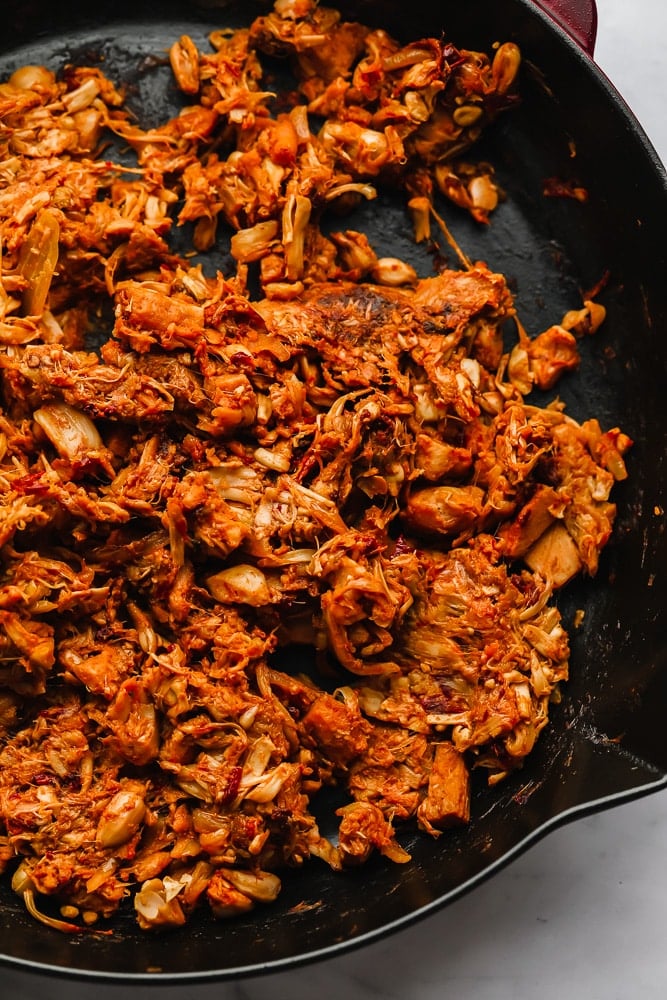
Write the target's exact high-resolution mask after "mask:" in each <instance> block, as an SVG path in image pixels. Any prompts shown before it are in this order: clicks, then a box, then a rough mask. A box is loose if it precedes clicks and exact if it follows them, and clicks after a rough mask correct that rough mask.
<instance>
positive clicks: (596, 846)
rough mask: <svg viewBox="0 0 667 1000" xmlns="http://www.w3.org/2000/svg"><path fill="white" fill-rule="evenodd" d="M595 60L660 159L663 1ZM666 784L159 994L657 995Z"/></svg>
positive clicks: (610, 26)
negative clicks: (344, 937)
mask: <svg viewBox="0 0 667 1000" xmlns="http://www.w3.org/2000/svg"><path fill="white" fill-rule="evenodd" d="M598 10H599V33H598V42H597V46H596V60H597V62H598V64H599V65H600V66H601V68H602V69H603V70H604V71H605V73H606V74H607V76H608V77H609V78H610V80H611V81H612V82H613V83H614V85H615V86H616V88H617V89H618V90H619V92H620V93H621V94H622V95H623V96H624V98H625V100H626V101H627V103H628V105H629V106H630V107H631V108H632V109H633V111H634V113H635V115H636V116H637V118H638V119H639V121H640V122H641V124H642V125H643V127H644V129H645V131H646V132H647V134H648V135H649V137H650V138H651V140H652V142H653V144H654V146H655V147H656V149H657V151H658V152H659V154H660V155H661V157H662V159H663V161H664V162H667V114H666V113H665V110H664V109H665V103H666V102H667V69H666V67H665V62H664V39H665V38H666V37H667V3H665V0H634V3H632V4H629V3H628V2H627V0H598ZM665 928H667V794H665V793H664V792H662V793H659V794H656V795H651V796H649V797H647V798H643V799H640V800H637V801H634V802H630V803H626V804H624V805H621V806H617V807H615V808H613V809H611V810H608V811H607V812H604V813H600V814H597V815H594V816H592V817H590V818H588V819H583V820H578V821H576V822H574V823H571V824H569V825H568V826H566V827H564V828H561V829H560V830H557V831H555V832H553V833H551V834H549V835H548V836H547V837H546V839H544V840H543V841H541V842H540V843H538V844H537V845H536V846H535V847H533V848H531V849H530V850H529V851H528V852H527V853H526V854H524V855H523V856H522V857H521V858H519V859H518V860H516V861H514V862H513V863H512V864H511V865H510V866H509V867H507V868H505V869H504V870H503V871H502V872H500V873H499V874H498V875H496V876H495V877H494V878H493V879H491V880H490V881H488V882H486V883H485V884H484V885H482V886H481V887H479V888H477V889H476V890H474V891H473V892H472V893H470V894H468V895H467V896H465V897H464V898H463V899H460V900H458V901H457V902H456V903H454V904H452V905H450V906H449V907H447V908H446V909H444V910H442V911H441V912H440V913H438V914H436V915H434V916H431V917H429V918H428V919H427V920H425V921H422V922H420V923H418V924H417V925H415V926H413V927H410V928H408V929H406V930H404V931H401V932H399V933H398V934H395V935H393V936H391V937H390V938H389V939H387V940H385V941H382V942H379V943H376V944H373V945H371V946H369V947H367V948H364V949H363V950H359V951H353V952H350V953H349V954H347V955H344V956H342V957H340V958H336V959H332V960H329V961H325V962H321V963H318V964H316V965H311V966H306V967H304V968H301V969H296V970H293V971H290V972H284V973H279V974H275V975H270V976H263V977H259V978H254V979H245V980H241V981H239V982H237V983H225V984H218V985H214V984H208V985H202V986H187V987H186V986H181V987H177V986H171V987H169V986H166V987H161V988H160V989H159V990H158V991H153V993H152V995H155V996H157V995H158V994H159V996H160V1000H213V998H217V1000H260V998H262V1000H306V998H308V1000H311V998H312V997H313V996H316V997H317V998H318V1000H334V998H339V997H340V996H341V995H342V996H345V997H346V998H347V1000H374V998H375V1000H376V998H380V1000H394V998H396V1000H436V998H444V997H454V996H456V997H457V998H460V1000H505V998H512V1000H534V997H535V996H539V997H540V1000H562V998H563V997H568V996H569V997H572V998H573V1000H635V998H638V997H641V998H643V1000H664V997H665V996H667V945H666V940H667V939H666V931H665ZM0 977H1V978H0V996H1V997H2V998H7V1000H10V998H11V1000H65V998H67V1000H84V998H88V997H90V996H95V998H96V1000H130V998H135V997H136V996H137V994H139V993H141V994H142V995H143V994H146V995H147V996H148V995H151V994H150V993H149V991H148V990H140V989H138V988H137V987H131V988H130V987H124V986H118V985H104V984H101V985H100V984H96V985H95V986H94V987H93V986H91V985H90V984H87V983H83V982H74V983H71V982H65V981H62V980H60V979H47V978H46V977H35V976H32V975H29V974H27V973H25V972H23V971H19V970H14V969H3V970H1V971H0Z"/></svg>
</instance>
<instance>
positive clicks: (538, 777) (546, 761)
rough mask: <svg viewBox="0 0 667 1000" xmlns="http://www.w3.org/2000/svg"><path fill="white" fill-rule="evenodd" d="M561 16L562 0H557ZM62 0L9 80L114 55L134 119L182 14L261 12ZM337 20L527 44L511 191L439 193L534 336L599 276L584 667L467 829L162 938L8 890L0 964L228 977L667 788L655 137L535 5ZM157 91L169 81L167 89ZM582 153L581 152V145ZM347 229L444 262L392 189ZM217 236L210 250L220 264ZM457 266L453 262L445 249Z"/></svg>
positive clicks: (587, 404) (26, 31)
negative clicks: (34, 912) (419, 244)
mask: <svg viewBox="0 0 667 1000" xmlns="http://www.w3.org/2000/svg"><path fill="white" fill-rule="evenodd" d="M551 2H552V4H553V6H554V8H557V12H558V11H559V12H560V15H561V18H562V16H565V17H567V12H568V7H569V6H570V5H569V4H568V2H567V0H565V2H564V0H551ZM58 6H59V5H53V4H52V2H51V0H5V3H4V7H3V22H4V25H3V27H4V30H3V33H2V42H1V45H0V76H2V77H3V78H4V77H5V76H6V74H7V73H8V72H10V71H11V70H12V69H13V68H15V67H16V66H18V65H21V64H23V63H26V62H40V63H48V64H49V65H51V66H54V67H59V66H62V64H63V63H65V62H66V61H68V60H74V61H76V60H79V61H81V60H85V61H95V60H104V66H105V69H106V70H107V72H109V73H110V74H111V75H112V77H114V76H115V77H116V78H118V75H119V76H120V78H121V79H122V80H124V81H125V82H126V83H127V84H128V86H129V89H130V91H131V93H132V102H133V105H134V107H135V109H136V110H137V112H138V114H139V116H140V118H141V119H142V121H143V122H147V121H149V120H150V119H151V117H152V116H153V115H156V114H158V113H161V114H164V112H165V110H167V111H169V110H170V109H172V108H175V107H176V106H177V95H176V93H175V91H174V90H173V89H172V90H170V91H168V90H167V89H166V87H167V81H168V78H169V74H168V71H167V70H166V69H165V68H164V67H162V66H159V65H156V62H155V60H154V59H153V58H148V57H152V56H154V55H155V54H156V53H157V54H158V55H159V54H161V53H164V51H165V49H166V48H167V46H168V45H169V44H170V43H171V42H172V41H173V40H174V39H175V38H177V37H178V36H179V35H180V34H181V33H183V32H184V31H187V32H188V33H189V34H191V35H192V36H193V37H195V38H196V39H197V40H202V42H203V40H204V38H205V36H206V34H207V31H208V30H210V29H211V28H214V27H221V26H225V25H232V26H235V25H239V24H241V23H247V21H248V20H249V19H250V18H251V17H252V16H254V15H255V14H256V13H257V12H258V8H255V7H251V6H250V5H249V4H247V3H245V4H244V3H239V5H238V7H237V8H235V7H234V6H227V7H225V8H224V9H222V8H221V7H217V8H216V7H215V4H214V2H213V3H211V0H209V2H208V3H207V4H206V6H202V7H198V6H196V5H194V4H193V3H192V0H190V2H189V3H188V2H176V0H159V2H158V0H156V2H149V0H131V2H126V0H113V2H110V0H97V2H96V3H94V4H87V5H86V9H87V13H86V14H83V15H76V13H75V11H72V12H70V13H68V14H67V15H64V14H62V13H59V12H57V11H56V10H55V8H56V7H58ZM340 6H341V7H342V9H343V11H344V13H345V14H346V15H347V16H356V17H357V18H358V19H361V20H366V21H368V22H369V23H374V24H379V23H381V24H382V26H383V27H385V28H387V29H388V30H389V31H391V32H393V33H395V34H396V35H398V36H399V37H402V38H403V39H404V40H405V41H407V40H409V39H411V38H415V37H420V36H424V35H427V34H438V33H439V32H440V31H441V29H443V28H444V29H445V30H446V33H447V35H448V36H449V37H450V38H451V39H452V40H453V41H454V42H455V43H456V44H459V45H461V46H464V47H468V48H476V47H480V48H484V49H488V47H489V46H490V45H491V44H492V43H493V42H494V41H495V40H501V41H502V40H508V39H515V40H517V41H518V42H519V43H520V45H521V48H522V50H523V53H524V58H525V62H524V67H523V79H522V93H523V103H522V105H521V107H520V108H519V109H518V110H517V111H515V112H514V113H513V114H511V115H508V116H506V117H505V118H503V119H502V120H501V121H499V122H498V124H497V125H496V126H495V127H494V128H493V130H492V131H491V133H490V134H489V135H488V137H487V139H486V140H485V142H484V145H483V147H482V148H481V149H480V150H479V151H478V153H477V155H478V156H480V158H482V157H483V158H488V159H490V160H491V161H492V162H493V163H494V164H495V165H496V167H497V171H498V175H499V178H500V180H501V182H502V184H503V186H504V188H505V190H506V191H507V195H508V198H507V201H506V202H505V203H504V204H503V205H502V206H501V208H500V209H499V211H498V212H497V214H496V215H495V218H494V220H493V222H492V224H491V226H490V227H488V228H485V229H481V228H479V227H476V226H475V225H474V224H472V223H471V222H469V221H468V219H467V218H464V217H463V216H462V215H461V214H460V213H457V212H456V211H453V210H451V209H449V208H443V211H446V213H447V218H448V220H449V222H450V225H451V227H452V229H453V230H454V232H455V235H456V236H457V238H458V239H459V241H460V242H461V244H462V246H463V247H464V248H465V250H466V251H467V253H468V254H469V255H470V256H471V257H473V258H478V259H483V260H485V261H487V262H488V263H489V265H490V266H491V267H493V268H495V269H497V270H501V271H503V272H504V273H505V274H507V275H508V276H509V278H510V279H511V281H512V284H513V287H514V289H515V290H516V294H517V301H518V304H519V308H520V311H521V316H522V319H523V322H524V324H525V325H526V327H527V328H528V330H529V331H531V332H533V333H536V332H538V331H539V330H541V329H544V327H545V326H546V325H548V324H550V323H551V322H552V321H553V320H555V319H556V318H558V317H560V315H561V314H562V313H563V312H564V311H565V310H566V309H568V308H570V307H575V306H577V305H578V304H579V302H580V300H581V293H582V291H585V290H588V289H590V288H592V287H594V286H595V285H596V284H597V283H598V282H600V280H601V279H602V278H603V276H606V278H607V281H606V285H605V287H604V291H603V292H602V294H601V296H600V298H601V301H603V302H604V304H605V305H606V307H607V309H608V319H607V322H606V324H605V327H604V329H603V331H601V332H600V333H599V334H598V335H597V336H596V337H594V338H589V339H588V340H587V342H586V343H585V344H584V350H585V356H584V360H583V364H582V368H581V370H580V371H579V372H578V373H577V374H576V376H573V377H569V378H568V379H567V380H566V381H565V382H564V383H562V384H561V385H560V386H559V392H560V394H561V396H562V397H563V398H564V399H565V400H566V402H567V405H568V409H569V412H570V413H572V415H573V416H575V417H577V418H584V417H586V416H590V415H595V416H597V417H598V419H599V420H600V422H601V423H602V425H603V426H604V427H605V428H607V427H611V426H615V425H620V426H621V427H622V429H623V430H624V431H625V432H626V433H628V434H629V435H630V436H631V437H632V438H633V439H634V441H635V446H634V448H633V450H632V452H631V454H630V457H629V470H630V478H629V480H628V481H627V483H625V484H623V485H622V486H620V487H619V488H618V489H617V490H616V494H615V497H616V500H617V502H618V504H619V516H618V520H617V525H616V530H615V535H614V538H613V542H612V543H611V544H610V546H609V547H608V548H607V550H606V551H605V553H604V555H603V558H602V564H601V567H600V570H599V574H598V576H597V578H596V579H595V580H594V581H581V582H580V583H578V584H577V585H576V586H575V587H574V588H572V589H571V590H569V591H568V592H567V593H566V594H564V595H563V596H562V599H561V602H560V604H561V608H562V612H563V614H564V617H565V622H566V624H567V625H568V626H571V625H572V622H573V617H574V613H575V611H576V609H577V608H580V607H585V609H586V614H585V618H584V623H583V626H582V627H580V628H579V629H576V630H573V640H572V647H573V648H572V658H571V673H572V680H571V682H570V683H569V684H568V685H567V687H566V689H565V697H564V700H563V702H562V704H561V705H560V706H558V707H556V708H554V710H553V712H552V720H551V725H550V727H549V728H548V729H547V730H546V731H545V732H544V733H543V734H542V736H541V737H540V740H539V743H538V746H537V749H536V751H535V752H534V754H533V755H532V756H531V757H530V758H529V760H528V763H527V764H526V766H525V768H524V770H523V771H521V772H520V773H518V774H516V775H515V776H514V777H513V778H512V779H511V780H509V781H508V782H507V783H506V784H505V785H504V786H502V787H500V788H497V789H495V790H494V791H489V790H488V789H486V788H485V787H484V785H483V782H482V781H481V780H480V782H479V784H477V783H476V784H475V787H474V795H473V803H472V813H473V819H472V822H471V824H470V827H469V828H467V829H465V830H462V831H460V832H453V833H451V834H449V833H448V834H447V835H445V836H443V837H441V838H440V839H439V840H438V841H436V842H434V841H433V840H432V839H431V838H429V837H425V836H420V835H418V834H414V835H412V836H408V837H407V838H406V839H405V841H404V843H405V846H406V847H407V848H408V849H409V850H410V851H411V852H412V855H413V860H412V862H411V863H410V864H408V865H406V866H395V865H391V864H389V863H385V862H384V861H382V860H375V861H373V862H371V863H369V864H368V865H367V866H365V867H364V868H363V869H361V870H359V871H355V872H349V873H345V874H342V875H340V874H339V875H334V874H332V873H331V872H330V871H329V869H328V868H326V866H324V865H323V864H320V863H317V862H313V863H312V864H310V865H308V866H307V867H306V868H305V870H304V871H302V872H295V873H293V874H292V875H288V877H286V878H285V887H284V890H283V893H282V895H281V896H280V898H279V901H278V902H277V903H276V904H274V905H273V906H272V907H270V908H265V909H258V910H256V911H254V912H253V913H252V914H250V916H249V917H247V918H240V919H238V920H235V921H233V922H230V923H214V922H212V921H210V920H209V919H205V918H204V917H203V916H202V918H201V919H195V920H194V921H193V922H192V923H191V924H190V925H189V926H188V927H186V928H185V929H183V930H179V931H175V932H172V933H169V934H165V935H161V936H159V935H150V934H143V933H141V932H139V931H138V930H137V929H136V927H135V924H134V918H133V916H132V914H131V913H129V912H128V913H127V914H123V915H121V917H120V918H119V920H118V921H117V924H116V930H115V932H114V934H113V935H112V936H108V937H104V936H96V935H94V934H90V935H79V936H76V937H75V938H72V937H67V936H65V935H62V934H59V933H57V932H54V931H50V930H48V929H47V928H45V927H43V926H41V925H39V924H36V923H34V922H33V921H32V920H31V919H30V918H29V917H28V916H27V915H26V914H25V913H24V911H23V908H22V905H21V904H20V902H19V901H18V900H17V899H16V897H13V896H12V894H11V893H10V891H9V890H8V889H7V888H6V887H3V888H2V889H1V890H0V949H1V950H2V953H3V954H2V956H0V957H1V958H2V960H4V961H5V962H9V963H13V964H15V965H19V966H24V967H29V968H32V969H34V970H36V971H45V970H51V971H52V972H58V973H62V974H67V975H71V976H78V977H92V978H99V979H108V980H116V981H128V982H132V983H135V984H139V983H141V982H148V981H151V982H156V981H162V982H164V983H166V982H179V981H180V982H184V981H204V980H207V979H215V978H225V977H232V976H234V977H237V976H239V975H243V974H257V973H258V972H261V971H267V970H268V971H271V970H278V969H283V968H285V967H288V966H292V965H295V964H297V963H299V962H305V961H309V960H313V959H316V958H319V957H325V956H327V957H329V956H332V955H333V954H335V953H337V952H340V951H341V950H343V949H345V948H347V947H351V946H357V945H361V944H363V943H364V942H369V941H371V940H373V939H375V938H377V937H379V936H380V935H381V934H384V933H385V932H388V931H391V930H395V929H397V928H400V927H402V926H404V925H405V924H406V923H408V922H409V921H411V920H413V919H415V918H417V917H423V916H425V915H427V914H428V913H429V912H432V911H433V910H434V909H436V908H437V907H440V906H442V905H443V904H445V903H447V902H449V901H451V900H453V899H455V898H456V897H457V896H460V895H461V894H462V893H463V892H465V891H467V890H469V889H471V888H472V887H473V886H475V885H476V884H478V883H479V882H480V881H481V880H482V879H484V878H486V877H488V876H489V875H491V874H493V872H494V871H496V870H497V869H498V868H499V867H500V866H501V865H503V864H505V863H506V862H507V861H509V860H510V859H511V858H513V857H515V856H516V855H517V854H518V853H519V852H520V851H521V850H523V849H524V848H525V847H526V846H527V845H529V844H531V843H533V842H535V841H536V840H537V839H538V838H539V837H541V836H542V835H544V834H545V833H547V832H548V831H549V830H551V829H553V828H554V827H555V826H556V825H557V824H558V823H561V822H563V821H564V820H569V819H572V818H574V817H577V816H581V815H583V814H584V813H587V812H591V811H593V810H597V809H601V808H604V807H606V806H609V805H611V804H614V803H617V802H620V801H623V800H627V799H630V798H633V797H636V796H639V795H643V794H646V793H648V792H652V791H656V790H658V789H660V788H663V787H664V786H665V784H666V783H667V736H666V735H665V729H664V725H663V710H662V706H663V705H664V704H665V703H666V700H667V635H666V618H665V605H666V603H667V580H666V577H665V570H664V567H665V566H666V565H667V543H666V540H665V532H664V527H665V518H664V509H665V508H667V497H666V496H665V491H666V487H665V483H667V474H666V470H665V467H664V466H665V455H667V440H666V437H667V407H666V406H665V402H664V398H663V393H664V391H665V388H666V386H667V375H666V371H665V368H666V362H667V349H666V347H665V338H666V335H667V281H665V273H666V270H665V268H666V262H665V251H664V245H665V242H664V220H665V218H666V217H667V178H666V177H665V173H664V170H663V168H662V167H661V165H660V163H659V161H658V158H657V156H656V154H655V152H654V151H653V150H652V148H651V146H650V144H649V143H648V141H647V139H646V137H645V136H644V134H643V133H642V131H641V129H640V127H639V125H638V124H637V122H636V120H635V119H634V118H633V116H632V115H631V113H630V112H629V111H628V109H627V107H626V106H625V105H624V104H623V102H622V100H621V99H620V98H619V96H618V94H617V93H616V92H615V91H614V89H613V88H612V87H611V86H610V84H609V83H608V82H607V80H606V79H605V78H604V77H603V75H602V74H601V73H600V72H599V71H598V70H597V68H596V67H595V65H594V64H593V62H592V60H591V59H590V57H589V55H588V54H587V53H586V52H585V51H584V50H583V49H582V47H581V45H580V44H579V43H578V42H577V41H574V40H573V38H572V37H571V36H570V35H568V34H567V33H566V32H565V31H564V30H563V29H562V28H561V27H560V26H559V25H558V24H557V23H555V21H554V20H553V19H552V18H551V17H550V16H549V15H547V14H545V13H543V11H542V10H541V9H539V8H537V7H536V6H534V5H533V4H532V3H531V2H530V0H474V2H472V3H462V2H458V3H450V4H444V3H442V2H439V3H435V2H431V0H412V2H411V3H410V4H405V3H404V0H382V3H376V2H375V0H359V2H357V3H356V4H353V3H347V2H344V3H341V4H340ZM578 9H579V12H580V17H579V20H578V21H576V19H575V23H574V29H573V34H574V35H576V36H577V37H578V39H579V42H580V43H582V44H583V45H585V46H588V48H589V50H590V48H591V46H592V41H593V38H594V13H595V11H594V7H593V5H592V3H591V0H585V3H584V6H580V7H579V8H578ZM165 95H167V96H165ZM575 154H576V155H575ZM547 177H558V178H560V179H562V180H576V182H577V183H578V184H580V185H583V186H584V187H586V188H587V189H588V191H589V199H588V201H587V202H586V203H585V204H581V203H579V202H576V201H572V200H570V199H547V198H544V197H543V195H542V185H543V181H544V179H545V178H547ZM349 221H350V225H353V226H356V227H362V226H365V227H366V229H367V230H368V232H369V235H370V238H371V241H372V242H373V243H374V244H375V246H376V249H377V250H378V251H379V252H380V253H389V254H391V255H396V256H402V257H405V258H407V259H411V260H412V261H413V262H414V263H415V265H416V266H417V268H418V269H419V271H420V273H430V269H431V265H432V261H431V260H430V259H429V258H428V257H427V256H426V255H425V254H424V253H423V252H422V251H419V252H417V251H416V250H415V248H414V247H413V246H412V243H411V241H410V238H409V234H408V233H409V226H408V224H407V220H406V216H405V213H404V209H403V207H402V205H400V204H398V203H393V202H392V201H391V200H390V199H387V198H382V199H380V200H379V201H378V202H376V203H374V204H372V205H370V206H367V207H366V208H365V209H364V210H363V211H362V212H361V213H360V217H358V218H355V219H351V220H349ZM225 260H226V250H225V248H224V247H221V249H220V253H219V254H218V255H217V258H215V259H214V260H213V262H212V264H211V265H210V266H211V267H214V266H218V265H220V266H224V264H225ZM452 266H454V262H452Z"/></svg>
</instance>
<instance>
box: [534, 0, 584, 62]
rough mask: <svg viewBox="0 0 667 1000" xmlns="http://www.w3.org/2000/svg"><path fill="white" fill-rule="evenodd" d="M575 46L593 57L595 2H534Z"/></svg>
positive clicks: (570, 0) (578, 0)
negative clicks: (562, 29)
mask: <svg viewBox="0 0 667 1000" xmlns="http://www.w3.org/2000/svg"><path fill="white" fill-rule="evenodd" d="M535 3H536V4H537V5H538V7H541V8H542V10H544V11H546V13H547V14H549V16H550V17H552V18H553V20H554V21H556V23H557V24H559V25H560V26H561V28H564V29H565V31H567V33H568V35H570V36H571V37H572V38H573V39H574V40H575V42H577V44H579V45H580V46H581V47H582V49H583V50H584V51H585V52H587V53H588V55H589V56H592V55H593V49H594V48H595V37H596V35H597V28H598V12H597V8H596V6H595V0H535Z"/></svg>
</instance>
